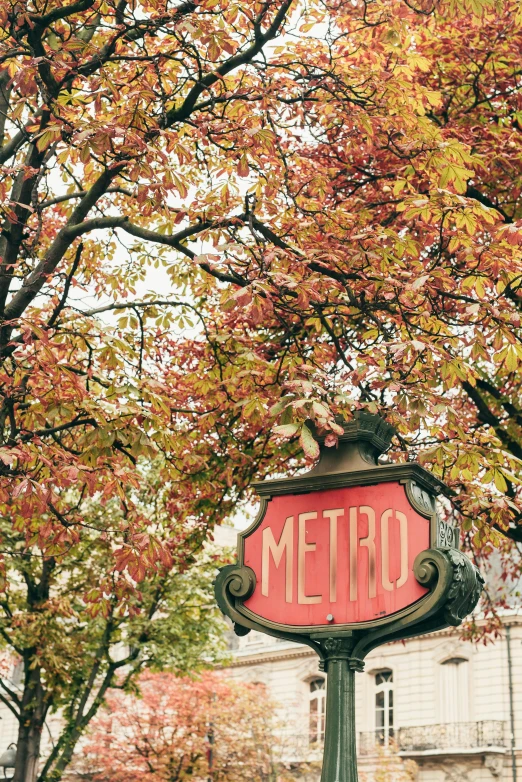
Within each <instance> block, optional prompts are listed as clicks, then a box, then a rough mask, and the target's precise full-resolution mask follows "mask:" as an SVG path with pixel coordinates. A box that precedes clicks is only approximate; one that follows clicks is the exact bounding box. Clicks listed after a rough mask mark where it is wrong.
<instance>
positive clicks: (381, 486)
mask: <svg viewBox="0 0 522 782" xmlns="http://www.w3.org/2000/svg"><path fill="white" fill-rule="evenodd" d="M343 428H344V433H343V434H342V435H341V436H340V437H339V447H338V449H331V448H326V447H325V445H324V442H322V438H320V437H318V438H317V440H318V441H319V443H320V459H319V463H318V464H317V466H316V467H314V469H313V470H310V472H308V473H306V474H305V475H303V476H300V477H296V478H287V479H283V480H272V481H263V483H258V484H254V486H255V488H256V489H257V491H258V493H259V495H260V497H261V508H260V511H259V515H258V517H257V519H256V520H255V522H254V523H253V524H252V526H251V527H250V529H247V530H245V532H241V533H240V534H239V535H238V561H237V564H235V565H227V566H226V567H224V568H221V570H220V573H219V575H218V577H217V578H216V582H215V594H216V600H217V602H218V605H219V607H220V608H221V610H222V611H223V613H224V614H226V615H227V616H228V617H229V618H230V619H231V620H232V622H233V623H234V629H235V632H236V633H237V634H238V635H245V634H246V633H248V632H250V630H258V631H260V632H262V633H268V634H269V635H273V636H276V637H278V638H283V639H288V640H291V641H297V642H299V643H304V644H307V645H308V646H310V647H311V648H312V649H314V651H315V652H316V653H317V655H318V657H319V666H320V669H321V670H322V671H325V672H326V673H327V675H328V687H327V691H326V727H325V742H324V757H323V766H322V772H321V782H358V777H357V745H356V725H355V712H356V709H355V672H356V671H362V670H363V669H364V660H365V658H366V656H367V655H368V653H369V652H371V651H372V649H375V648H376V647H378V646H380V645H381V644H383V643H386V642H387V641H392V640H400V639H402V638H408V637H412V636H416V635H422V634H423V633H429V632H433V631H436V630H441V629H443V628H445V627H449V626H456V625H459V624H460V623H461V622H462V620H463V619H464V617H466V616H467V615H468V614H469V613H470V612H471V611H472V610H473V609H474V608H475V606H476V605H477V602H478V599H479V597H480V593H481V590H482V585H483V583H484V582H483V580H482V578H481V576H480V573H479V572H478V571H477V569H476V568H475V566H474V565H473V564H472V562H471V560H470V559H469V558H468V557H466V556H465V555H464V554H463V553H461V552H460V551H459V550H458V532H457V530H456V529H454V528H453V527H451V526H449V525H447V524H445V523H444V522H443V521H442V520H441V519H440V518H439V517H438V515H437V511H436V499H435V498H436V495H437V494H438V493H439V492H440V491H443V490H444V485H443V484H442V483H441V482H440V481H439V480H438V479H437V478H436V477H434V476H433V475H431V474H430V473H429V472H427V471H426V470H424V469H423V468H422V467H421V466H420V465H418V464H415V463H411V462H408V463H407V464H384V465H380V464H379V463H378V456H379V454H380V453H382V452H384V451H385V450H386V448H387V447H389V445H390V442H391V438H392V436H393V429H392V427H390V426H389V425H388V424H387V423H386V422H385V421H383V420H382V419H380V418H378V417H377V416H373V415H369V414H368V413H359V414H357V415H356V416H355V417H354V419H353V420H352V421H350V422H348V423H346V424H344V426H343Z"/></svg>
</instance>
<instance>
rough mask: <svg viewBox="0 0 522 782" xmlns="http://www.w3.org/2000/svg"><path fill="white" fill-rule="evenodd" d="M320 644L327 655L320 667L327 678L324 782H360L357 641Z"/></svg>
mask: <svg viewBox="0 0 522 782" xmlns="http://www.w3.org/2000/svg"><path fill="white" fill-rule="evenodd" d="M350 636H351V634H350ZM319 643H320V644H321V646H322V648H323V650H324V655H325V656H324V661H323V663H322V666H321V667H322V668H323V669H324V670H325V671H326V673H327V675H328V684H327V688H326V726H325V737H324V757H323V770H322V774H321V782H357V780H358V776H357V749H356V723H355V670H354V662H356V661H354V660H353V658H352V657H351V653H352V650H353V646H354V640H353V638H351V637H347V638H327V639H325V640H324V641H319ZM358 667H359V666H358V665H357V668H358Z"/></svg>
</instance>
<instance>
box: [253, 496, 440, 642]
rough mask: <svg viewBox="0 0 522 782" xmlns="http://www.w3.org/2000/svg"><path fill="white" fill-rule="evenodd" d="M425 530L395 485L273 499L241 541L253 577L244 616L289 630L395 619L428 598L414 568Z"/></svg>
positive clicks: (422, 518)
mask: <svg viewBox="0 0 522 782" xmlns="http://www.w3.org/2000/svg"><path fill="white" fill-rule="evenodd" d="M430 525H431V520H430V519H429V518H426V516H422V515H421V514H420V513H419V512H418V511H416V510H415V509H414V508H413V507H412V505H411V504H410V502H409V500H408V497H407V495H406V490H405V487H404V485H403V484H400V483H399V482H397V481H394V482H390V483H384V484H381V485H379V486H359V487H347V488H339V489H331V490H327V491H317V492H313V493H308V494H290V495H283V496H279V497H274V498H273V499H272V500H271V501H269V502H268V505H267V509H266V512H265V513H264V514H263V518H262V519H261V520H258V521H257V522H256V524H255V525H254V526H253V528H252V529H251V530H248V531H247V532H246V533H245V534H244V536H242V539H243V556H242V561H243V564H244V565H246V566H247V567H249V568H251V569H252V570H253V571H254V573H255V574H256V587H255V590H254V593H253V594H252V596H251V597H250V598H249V599H248V600H246V601H245V603H244V608H245V609H246V611H245V613H246V615H250V616H252V618H257V619H261V620H263V621H265V622H266V621H267V622H273V623H276V624H277V625H285V626H288V627H299V626H301V627H318V626H320V625H331V626H335V625H339V624H341V625H344V624H350V625H351V624H360V623H363V622H370V621H374V620H376V619H380V618H382V617H383V616H389V615H391V614H395V613H397V612H399V611H401V610H402V609H404V608H406V607H407V606H410V605H412V604H413V603H416V602H417V601H418V600H420V599H421V598H422V597H423V596H424V595H426V594H427V592H428V589H427V588H426V587H424V586H422V585H421V584H419V582H418V581H417V579H416V578H415V576H414V573H413V564H414V562H415V559H416V557H417V555H418V554H420V552H421V551H424V550H425V549H427V548H429V546H430Z"/></svg>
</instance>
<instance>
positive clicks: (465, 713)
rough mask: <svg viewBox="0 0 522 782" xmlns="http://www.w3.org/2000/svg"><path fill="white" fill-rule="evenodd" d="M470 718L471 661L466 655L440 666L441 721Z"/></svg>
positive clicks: (459, 720) (462, 720)
mask: <svg viewBox="0 0 522 782" xmlns="http://www.w3.org/2000/svg"><path fill="white" fill-rule="evenodd" d="M468 720H469V663H468V661H467V660H466V659H465V658H464V657H452V658H451V659H450V660H444V662H443V663H441V666H440V721H441V722H442V723H446V722H452V723H455V722H468Z"/></svg>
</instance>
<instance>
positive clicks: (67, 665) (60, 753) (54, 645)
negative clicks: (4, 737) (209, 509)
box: [0, 476, 226, 782]
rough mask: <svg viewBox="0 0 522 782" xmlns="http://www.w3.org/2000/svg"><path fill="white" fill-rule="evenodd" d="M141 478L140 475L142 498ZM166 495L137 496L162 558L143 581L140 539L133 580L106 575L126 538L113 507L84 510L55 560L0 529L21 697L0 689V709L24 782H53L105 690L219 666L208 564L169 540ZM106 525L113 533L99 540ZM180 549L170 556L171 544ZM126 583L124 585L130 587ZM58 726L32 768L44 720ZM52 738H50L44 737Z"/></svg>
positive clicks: (208, 556)
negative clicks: (161, 671)
mask: <svg viewBox="0 0 522 782" xmlns="http://www.w3.org/2000/svg"><path fill="white" fill-rule="evenodd" d="M151 483H152V478H151V476H149V481H148V483H147V490H148V489H149V488H150V486H151ZM168 497H169V491H168V488H165V487H161V486H160V483H159V480H158V481H157V482H156V493H155V494H153V495H152V496H150V495H147V494H145V496H142V498H141V510H142V513H143V515H144V516H146V517H147V519H148V524H147V529H148V534H149V536H152V537H153V538H154V539H157V540H158V541H159V542H160V543H161V545H162V547H163V548H162V551H165V552H166V554H167V555H168V558H167V559H166V558H165V554H163V557H162V564H161V566H160V567H158V568H157V569H156V570H153V569H149V571H148V572H147V573H146V574H145V566H146V563H147V557H148V556H150V554H149V553H148V551H147V548H148V545H149V543H148V541H149V540H150V538H149V537H147V538H146V541H144V543H145V545H144V549H143V552H142V555H143V560H142V562H141V564H140V567H141V568H142V569H143V571H144V572H143V573H140V574H138V577H139V579H140V583H139V585H138V587H137V586H136V582H135V581H134V580H133V579H132V578H131V577H130V576H129V575H128V574H127V573H126V572H125V571H124V570H123V569H122V568H120V570H115V569H114V559H113V547H114V545H115V544H116V542H117V540H118V539H120V541H121V543H122V544H123V543H124V540H125V529H126V526H125V524H124V523H123V522H124V516H123V514H122V512H121V509H120V507H119V503H118V502H116V501H112V502H110V503H107V504H105V505H101V504H96V503H93V504H92V507H91V512H90V513H89V515H88V519H87V520H86V524H87V529H84V530H83V533H82V536H81V539H80V541H79V542H78V543H76V544H75V545H73V546H71V547H70V549H69V550H68V551H67V552H66V553H62V554H61V556H60V557H56V558H55V557H45V558H42V557H41V556H38V554H37V553H35V552H36V547H31V548H28V547H26V546H25V545H24V537H23V535H22V534H20V532H17V531H14V532H13V531H12V529H11V528H10V527H11V524H10V520H9V519H2V520H1V531H2V535H3V538H4V541H5V545H8V546H9V550H10V551H11V553H12V555H11V556H10V557H9V561H8V570H7V577H8V580H9V584H10V588H9V592H8V594H6V595H4V596H2V598H1V599H0V608H1V611H2V617H1V619H0V634H1V636H2V638H3V640H4V644H3V645H4V648H6V647H7V649H8V650H9V651H10V652H11V656H12V658H15V659H18V660H19V661H20V665H21V667H22V686H21V688H20V689H18V688H17V687H15V686H14V685H13V684H10V683H9V680H8V679H1V680H0V687H1V692H0V700H1V701H2V702H3V703H4V704H5V705H6V706H7V707H8V708H9V709H10V710H11V711H12V713H13V714H14V715H15V717H16V719H17V720H18V721H19V732H18V742H17V758H18V757H21V758H23V760H24V765H22V768H23V769H24V773H25V774H26V778H27V779H38V782H58V780H60V779H61V778H62V775H63V773H64V771H65V769H66V768H67V767H68V765H69V762H70V760H71V758H72V755H73V752H74V749H75V747H76V745H77V742H78V740H79V739H80V737H81V736H82V735H83V733H84V732H85V730H86V728H87V727H88V725H89V723H90V722H91V720H92V719H93V718H94V717H95V716H96V714H97V712H98V710H99V708H100V706H101V704H102V703H103V701H104V698H105V694H106V693H107V691H108V690H109V688H113V691H116V690H117V688H121V689H122V690H128V689H129V688H131V687H133V686H134V682H135V680H136V679H137V677H138V676H139V674H140V672H141V671H142V670H143V668H144V667H148V668H149V669H151V668H162V667H165V666H167V667H168V668H169V670H171V671H174V672H177V673H179V674H186V673H193V672H197V671H198V670H200V669H201V668H202V667H205V666H208V665H212V664H215V663H216V662H217V661H219V660H221V659H223V654H224V649H225V642H224V630H225V628H226V625H225V624H224V622H223V620H222V618H221V616H220V614H219V612H218V611H217V609H216V607H215V603H214V599H213V588H212V582H213V579H214V577H215V574H216V572H217V571H216V568H217V565H218V564H219V563H220V561H222V558H223V552H220V553H219V555H217V554H216V553H213V551H212V549H211V548H208V547H207V548H206V549H205V552H204V553H201V552H200V551H199V543H198V542H197V538H196V542H195V543H194V544H193V545H194V550H195V552H196V556H193V557H192V558H190V559H189V556H188V551H187V539H186V531H184V530H183V529H179V530H178V534H177V532H176V528H175V526H174V525H173V524H172V522H171V520H170V518H169V515H168V509H167V508H166V507H165V499H166V498H167V499H168ZM105 526H107V527H108V528H109V529H111V528H112V534H111V535H110V536H109V535H105V534H103V533H102V534H100V532H99V530H100V529H104V528H105ZM180 540H181V541H184V542H183V545H182V546H181V548H180V549H178V543H179V541H180ZM136 577H137V576H136V574H135V578H136ZM53 713H54V714H56V715H57V716H58V719H57V720H55V723H56V724H57V725H59V728H58V729H57V734H56V735H54V736H53V739H54V740H53V743H52V746H51V747H50V748H49V751H48V752H46V753H45V754H44V756H43V757H42V759H41V761H40V763H39V759H40V755H41V740H42V733H43V732H44V726H45V723H46V720H47V719H48V717H49V716H50V715H52V714H53ZM54 732H55V731H54V729H53V733H54Z"/></svg>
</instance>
